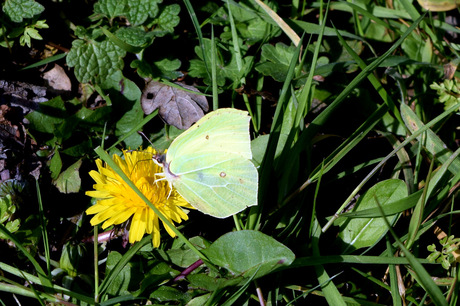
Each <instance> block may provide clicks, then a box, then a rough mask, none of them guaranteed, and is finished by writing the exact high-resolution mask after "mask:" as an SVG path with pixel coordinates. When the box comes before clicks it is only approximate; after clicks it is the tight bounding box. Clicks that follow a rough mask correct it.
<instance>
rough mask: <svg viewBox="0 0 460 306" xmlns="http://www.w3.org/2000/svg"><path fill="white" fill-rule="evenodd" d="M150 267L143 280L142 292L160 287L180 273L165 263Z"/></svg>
mask: <svg viewBox="0 0 460 306" xmlns="http://www.w3.org/2000/svg"><path fill="white" fill-rule="evenodd" d="M149 253H150V252H149ZM149 266H150V269H149V270H147V272H146V274H145V278H144V279H143V280H142V283H141V289H140V292H144V291H145V290H151V288H155V287H157V286H160V285H162V284H164V283H165V282H167V281H169V280H171V279H172V278H173V277H175V276H177V275H179V273H180V272H179V271H177V270H174V269H173V268H172V267H171V266H170V265H169V264H168V263H166V262H163V261H157V262H153V263H151V264H150V265H149Z"/></svg>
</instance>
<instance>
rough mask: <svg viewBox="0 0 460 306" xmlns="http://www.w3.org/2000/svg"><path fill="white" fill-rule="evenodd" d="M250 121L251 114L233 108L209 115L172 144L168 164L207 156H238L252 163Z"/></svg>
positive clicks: (167, 158)
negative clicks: (203, 154) (186, 156)
mask: <svg viewBox="0 0 460 306" xmlns="http://www.w3.org/2000/svg"><path fill="white" fill-rule="evenodd" d="M249 119H250V117H249V116H248V115H247V112H243V111H239V110H236V109H232V108H229V109H227V108H223V109H218V110H216V111H214V112H211V113H209V114H207V115H206V116H204V117H203V118H201V119H200V120H199V121H198V122H197V123H195V124H194V125H193V126H192V127H191V128H189V129H188V130H187V131H185V132H184V133H182V134H181V135H179V136H178V137H177V138H176V139H175V140H174V141H173V142H172V144H171V146H170V147H169V148H168V153H167V155H166V161H167V162H170V161H172V160H177V159H180V157H181V156H182V155H184V154H190V153H194V154H200V153H206V152H225V153H235V154H238V155H240V156H242V157H244V158H246V159H251V158H252V153H251V145H250V138H249V132H248V130H249Z"/></svg>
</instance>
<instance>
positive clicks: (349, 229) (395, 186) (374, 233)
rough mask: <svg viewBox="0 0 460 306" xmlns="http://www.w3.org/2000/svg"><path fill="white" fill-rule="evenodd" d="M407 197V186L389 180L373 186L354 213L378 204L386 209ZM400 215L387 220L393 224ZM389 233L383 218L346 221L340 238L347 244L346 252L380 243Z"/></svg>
mask: <svg viewBox="0 0 460 306" xmlns="http://www.w3.org/2000/svg"><path fill="white" fill-rule="evenodd" d="M405 197H407V186H406V184H405V183H404V182H403V181H401V180H397V179H389V180H386V181H383V182H379V183H377V184H376V185H374V186H372V187H371V188H370V189H369V190H368V191H367V192H366V193H365V194H364V195H363V196H361V197H360V198H359V200H358V202H357V203H356V206H355V209H354V210H353V211H360V210H365V209H370V208H375V207H377V205H378V204H377V202H376V200H377V201H378V203H379V204H380V205H381V206H382V207H385V206H387V205H388V204H393V203H395V202H397V201H398V200H400V199H402V198H405ZM398 216H399V214H398V215H393V216H388V217H387V220H388V222H390V224H392V223H393V222H394V221H396V219H397V218H398ZM387 231H388V228H387V227H386V226H385V221H384V220H383V218H382V217H375V218H355V219H348V220H344V221H343V222H341V224H340V233H339V237H340V238H341V240H342V242H343V243H345V244H346V250H345V251H344V252H347V253H349V252H351V251H353V250H356V249H359V248H363V247H369V246H372V245H374V244H375V243H376V242H378V241H379V240H380V239H381V238H382V236H383V235H384V234H385V233H386V232H387Z"/></svg>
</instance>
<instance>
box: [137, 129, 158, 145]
mask: <svg viewBox="0 0 460 306" xmlns="http://www.w3.org/2000/svg"><path fill="white" fill-rule="evenodd" d="M137 132H138V133H139V134H141V135H142V136H143V137H144V138H145V140H147V141H148V142H149V143H150V145H151V146H152V147H153V146H154V145H153V143H152V142H151V141H150V139H148V138H147V136H145V134H144V132H142V131H137Z"/></svg>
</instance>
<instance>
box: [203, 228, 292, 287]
mask: <svg viewBox="0 0 460 306" xmlns="http://www.w3.org/2000/svg"><path fill="white" fill-rule="evenodd" d="M203 253H205V255H206V256H207V257H208V258H209V259H210V260H211V261H212V262H213V263H214V264H216V265H219V266H221V267H224V268H226V269H228V270H229V271H231V272H233V273H235V274H237V275H239V274H241V275H243V276H245V277H252V276H253V275H254V274H255V276H254V278H255V279H257V278H259V277H262V276H264V275H267V274H269V273H271V272H273V271H274V270H276V269H278V268H280V267H283V266H289V265H290V264H291V263H292V262H293V261H294V259H295V255H294V253H292V251H291V250H290V249H288V248H287V247H286V246H284V245H283V244H281V243H279V242H278V241H276V240H275V239H273V238H272V237H270V236H267V235H265V234H263V233H261V232H258V231H250V230H243V231H237V232H230V233H227V234H225V235H223V236H221V237H220V238H219V239H217V240H216V241H215V242H214V243H213V244H212V245H211V246H210V247H209V248H208V249H206V250H203Z"/></svg>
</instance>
